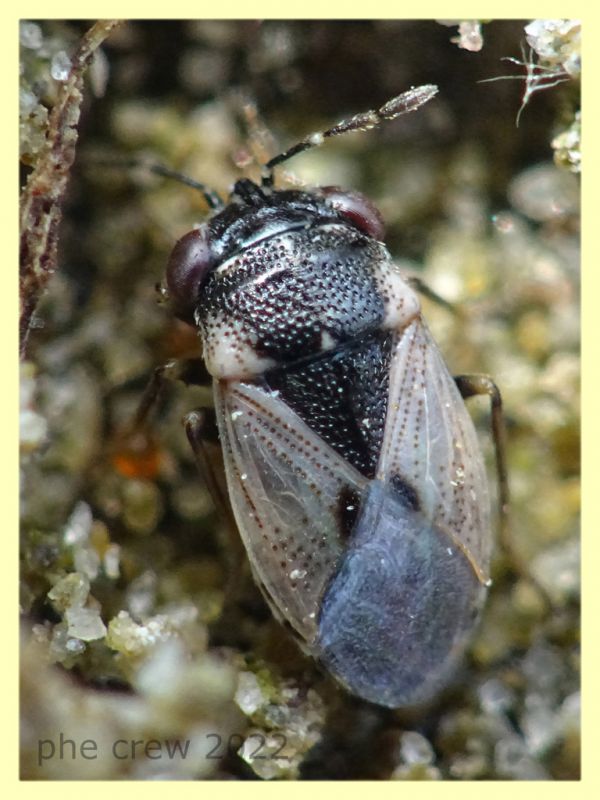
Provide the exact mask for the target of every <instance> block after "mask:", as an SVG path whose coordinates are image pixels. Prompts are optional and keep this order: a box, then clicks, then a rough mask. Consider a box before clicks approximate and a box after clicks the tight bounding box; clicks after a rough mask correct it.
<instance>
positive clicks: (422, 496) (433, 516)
mask: <svg viewBox="0 0 600 800" xmlns="http://www.w3.org/2000/svg"><path fill="white" fill-rule="evenodd" d="M377 477H378V478H379V479H380V480H382V481H385V482H388V481H392V480H393V479H395V481H396V482H400V485H401V486H403V487H405V490H406V491H409V492H410V493H411V494H413V493H414V496H415V497H416V498H417V501H418V504H419V507H420V509H421V511H422V512H423V513H424V514H425V516H426V517H427V518H428V519H429V520H430V521H431V522H432V523H433V524H434V525H436V526H439V527H440V528H441V529H442V530H445V531H447V532H448V534H449V546H452V540H453V541H454V543H455V544H456V545H458V546H459V547H461V548H462V549H463V551H464V552H465V554H466V555H467V557H468V558H469V560H470V561H471V563H472V564H473V567H474V568H475V570H476V572H477V574H478V576H479V578H480V580H482V581H485V580H486V579H487V577H488V568H489V560H490V550H491V537H490V511H489V496H488V488H487V478H486V473H485V467H484V464H483V460H482V456H481V451H480V448H479V444H478V441H477V436H476V433H475V429H474V426H473V423H472V421H471V417H470V416H469V413H468V411H467V409H466V407H465V404H464V401H463V399H462V397H461V395H460V393H459V391H458V389H457V388H456V384H455V382H454V380H453V378H452V376H451V375H450V373H449V372H448V368H447V367H446V364H445V362H444V359H443V358H442V356H441V354H440V352H439V350H438V348H437V345H436V344H435V342H434V340H433V338H432V336H431V334H430V333H429V330H428V329H427V327H426V325H425V323H424V322H423V320H422V319H421V318H420V317H418V318H417V319H416V320H414V321H413V322H412V323H411V324H410V325H408V326H407V327H406V328H405V329H404V330H402V331H398V333H397V339H396V341H395V343H394V352H393V356H392V362H391V368H390V384H389V402H388V410H387V417H386V424H385V429H384V436H383V443H382V451H381V455H380V460H379V464H378V474H377Z"/></svg>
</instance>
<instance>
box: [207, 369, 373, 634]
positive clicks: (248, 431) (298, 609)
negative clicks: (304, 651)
mask: <svg viewBox="0 0 600 800" xmlns="http://www.w3.org/2000/svg"><path fill="white" fill-rule="evenodd" d="M215 397H216V405H217V419H218V422H219V428H220V432H221V439H222V442H223V450H224V456H225V468H226V473H227V481H228V485H229V493H230V497H231V501H232V506H233V510H234V513H235V516H236V521H237V523H238V526H239V528H240V533H241V536H242V538H243V540H244V544H245V546H246V548H247V550H248V554H249V557H250V561H251V563H252V567H253V569H254V571H255V574H256V575H257V577H258V579H259V581H260V582H261V584H262V585H263V587H264V588H265V590H266V592H267V594H268V595H269V596H270V597H271V598H277V602H276V603H275V605H276V607H277V608H278V609H279V611H280V613H281V614H282V615H283V617H284V618H285V619H287V620H288V621H289V622H290V623H291V624H292V626H293V627H294V628H295V629H296V630H297V631H298V632H299V633H300V634H301V635H302V636H303V638H304V639H305V640H306V641H307V642H308V643H310V642H311V641H312V640H313V639H314V637H315V635H316V623H317V615H318V611H319V607H320V605H319V604H320V600H321V598H322V595H323V592H324V590H325V587H326V585H327V583H328V581H329V579H330V578H331V576H332V575H333V573H334V572H335V570H336V569H337V566H338V563H339V559H340V556H341V553H342V550H343V548H344V541H343V533H342V527H341V524H340V503H344V502H347V501H345V498H347V497H349V496H352V495H354V496H360V495H362V493H363V491H364V489H365V486H366V483H367V481H366V479H365V478H363V477H362V476H361V475H360V473H359V472H358V471H357V470H355V469H354V468H353V467H352V466H350V465H348V464H347V463H346V462H345V461H344V460H343V459H342V458H341V457H340V456H339V455H338V454H337V453H336V452H335V451H334V450H333V449H332V448H331V447H329V445H327V444H326V443H325V442H323V441H322V440H321V439H319V438H318V437H317V436H316V435H315V434H314V433H313V432H312V431H311V430H310V429H309V428H308V427H307V426H306V425H305V424H304V423H303V422H302V420H301V419H300V418H299V417H298V416H297V415H296V414H295V413H294V412H293V411H292V410H291V409H290V408H289V407H288V406H287V405H286V404H285V403H284V402H282V401H281V400H280V399H279V398H278V397H277V393H271V392H268V391H266V390H263V389H261V388H259V387H258V386H256V385H254V384H245V383H227V384H224V383H223V384H216V386H215ZM349 493H350V494H349Z"/></svg>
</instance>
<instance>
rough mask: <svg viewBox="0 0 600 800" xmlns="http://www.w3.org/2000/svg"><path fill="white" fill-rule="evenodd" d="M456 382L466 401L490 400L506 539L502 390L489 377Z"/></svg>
mask: <svg viewBox="0 0 600 800" xmlns="http://www.w3.org/2000/svg"><path fill="white" fill-rule="evenodd" d="M454 380H455V382H456V385H457V387H458V391H459V392H460V393H461V395H462V396H463V398H464V399H465V400H466V399H467V398H469V397H473V396H474V395H481V394H486V395H488V397H489V398H490V403H491V407H492V437H493V439H494V449H495V452H496V473H497V476H498V505H499V508H498V511H499V518H500V530H501V533H502V536H503V538H505V530H506V527H507V525H508V503H509V491H508V473H507V469H506V445H505V438H506V437H505V433H504V413H503V410H502V397H501V395H500V390H499V389H498V387H497V386H496V384H495V383H494V381H493V380H492V379H491V378H490V377H489V375H455V376H454Z"/></svg>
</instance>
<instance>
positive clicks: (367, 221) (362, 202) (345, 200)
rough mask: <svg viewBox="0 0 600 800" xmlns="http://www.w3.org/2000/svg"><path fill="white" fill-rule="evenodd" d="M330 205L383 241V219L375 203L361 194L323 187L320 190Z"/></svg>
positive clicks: (361, 228)
mask: <svg viewBox="0 0 600 800" xmlns="http://www.w3.org/2000/svg"><path fill="white" fill-rule="evenodd" d="M319 191H320V192H321V194H323V195H324V196H325V197H326V198H327V200H328V202H329V203H331V205H332V206H333V207H334V208H335V209H336V211H339V212H341V213H342V214H343V215H344V216H345V217H347V218H348V219H349V220H350V222H352V223H353V225H356V227H357V228H359V230H361V231H363V232H364V233H367V234H368V235H369V236H372V237H373V239H377V241H379V242H380V241H382V240H383V237H384V235H385V227H384V224H383V217H382V216H381V214H380V213H379V210H378V209H377V208H375V206H374V205H373V203H372V202H371V201H370V200H369V199H368V198H366V197H365V196H364V194H361V193H360V192H348V191H344V190H343V189H340V188H339V187H338V186H323V187H322V188H321V189H320V190H319Z"/></svg>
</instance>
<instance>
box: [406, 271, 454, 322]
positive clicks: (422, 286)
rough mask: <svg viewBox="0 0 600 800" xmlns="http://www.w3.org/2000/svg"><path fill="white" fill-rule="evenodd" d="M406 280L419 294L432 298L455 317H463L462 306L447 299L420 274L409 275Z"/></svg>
mask: <svg viewBox="0 0 600 800" xmlns="http://www.w3.org/2000/svg"><path fill="white" fill-rule="evenodd" d="M405 279H406V282H407V283H408V285H409V286H410V287H411V288H413V289H415V290H416V291H417V292H419V294H422V295H423V297H426V298H427V299H428V300H431V301H432V302H433V303H436V304H437V305H438V306H441V307H442V308H445V309H446V311H449V312H450V313H451V314H453V315H454V316H455V317H459V318H461V317H463V313H462V311H461V308H460V307H459V306H457V305H455V304H454V303H451V302H450V301H449V300H445V299H444V298H443V297H442V296H441V295H439V294H438V293H437V292H434V290H433V289H432V288H431V287H430V286H428V285H427V284H426V283H425V281H424V280H422V279H421V278H419V276H418V275H407V276H406V278H405Z"/></svg>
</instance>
